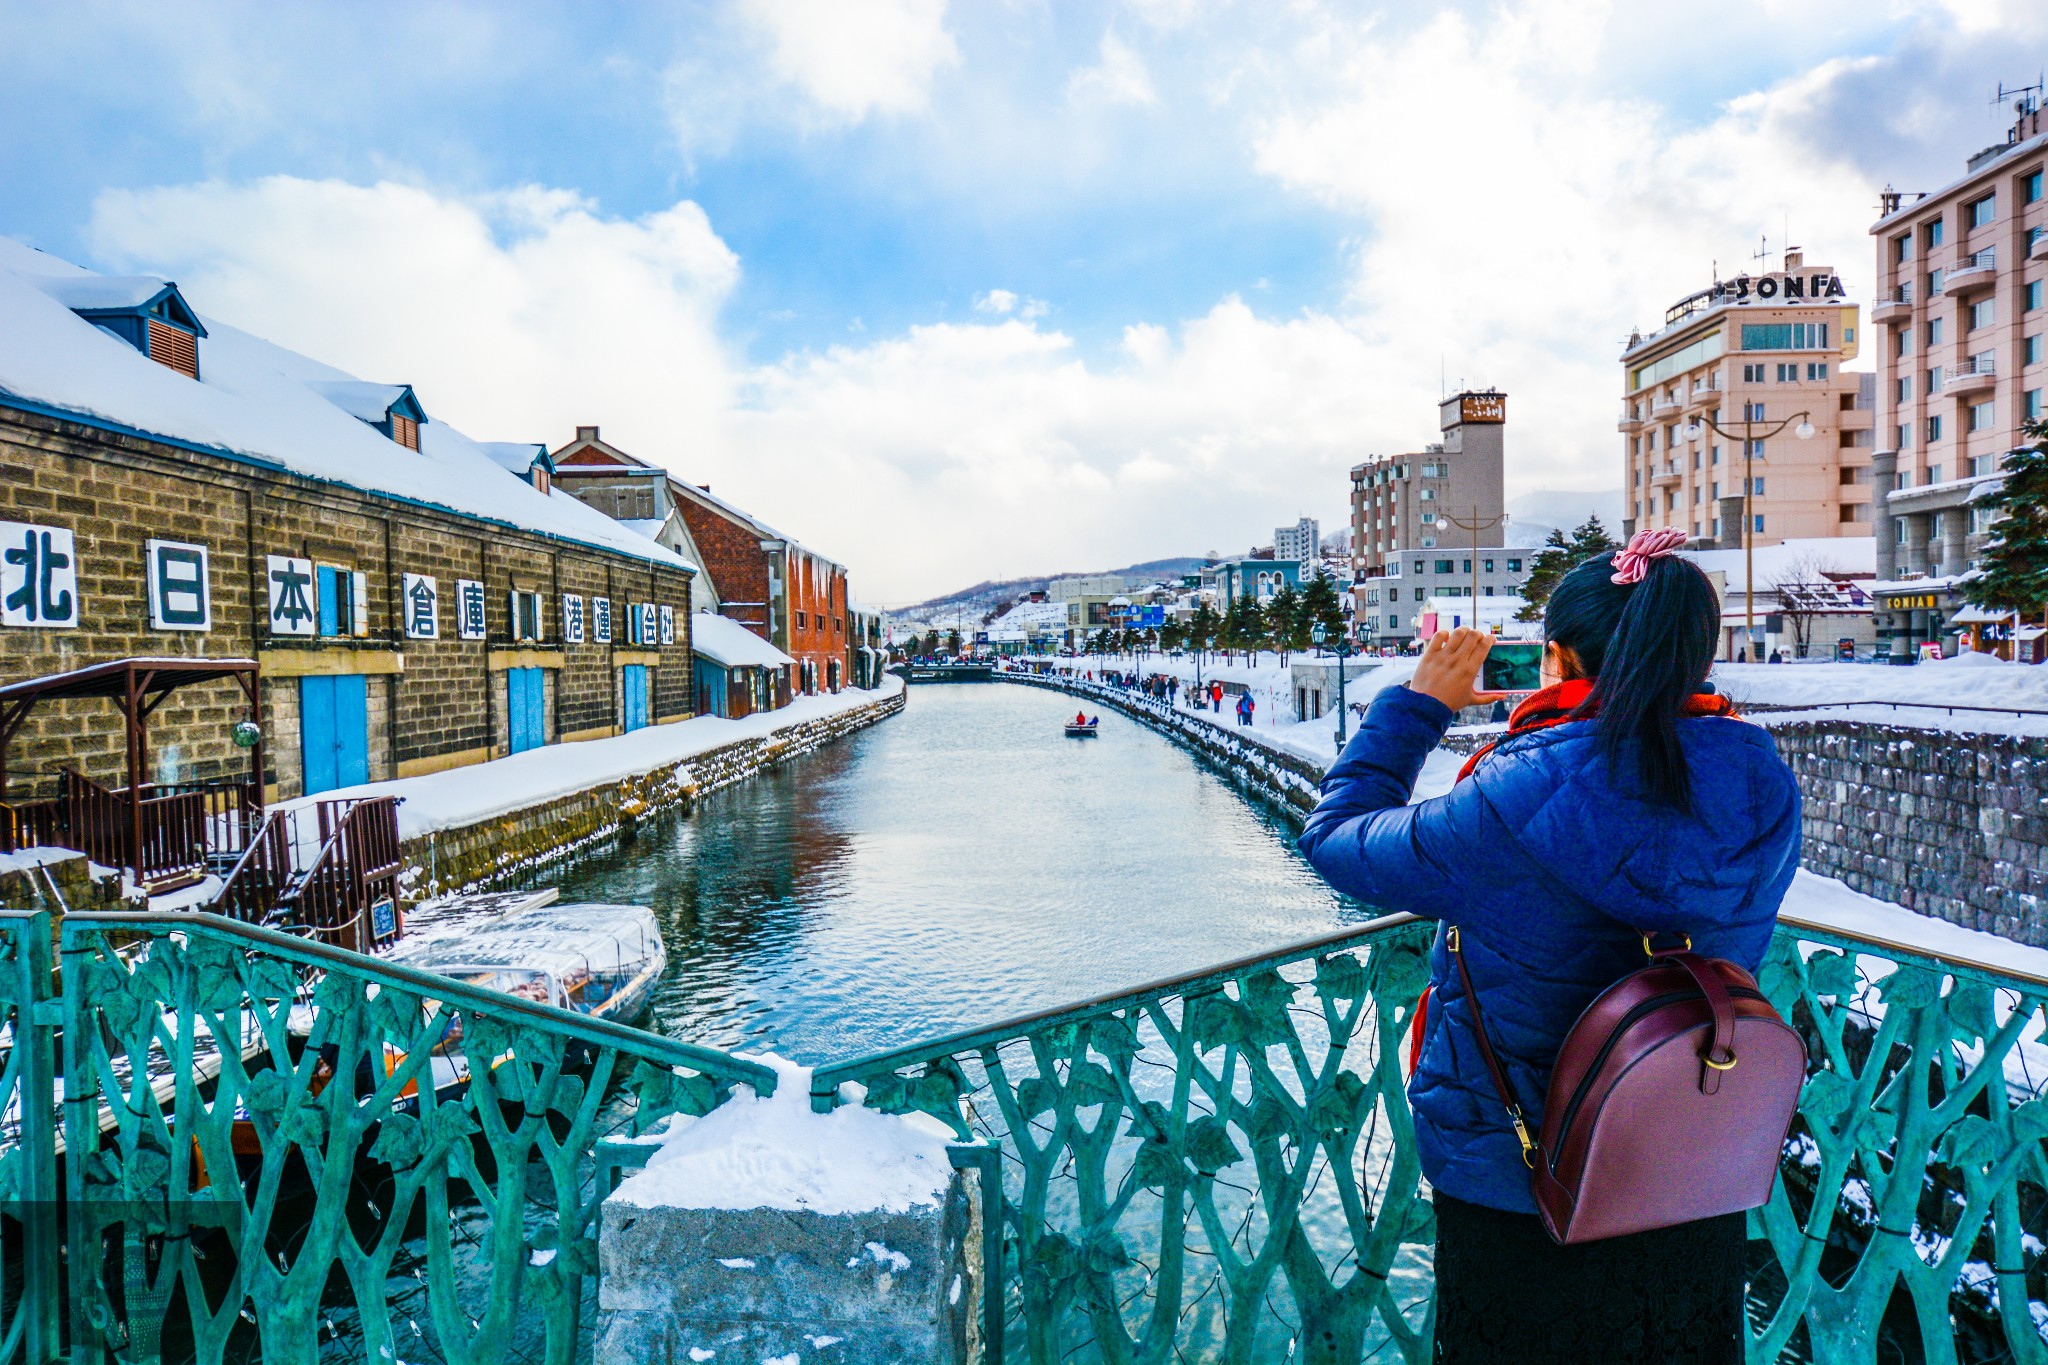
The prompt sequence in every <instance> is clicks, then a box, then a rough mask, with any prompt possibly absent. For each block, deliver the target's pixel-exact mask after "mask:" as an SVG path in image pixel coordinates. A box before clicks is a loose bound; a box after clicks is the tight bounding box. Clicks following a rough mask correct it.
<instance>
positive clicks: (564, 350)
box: [0, 0, 2048, 600]
mask: <svg viewBox="0 0 2048 1365" xmlns="http://www.w3.org/2000/svg"><path fill="white" fill-rule="evenodd" d="M2041 8H2042V7H2039V6H2024V5H2020V4H2017V3H2006V4H2000V3H1978V4H1969V5H1963V4H1960V3H1958V4H1957V5H1955V6H1954V7H1953V8H1951V7H1949V6H1947V5H1944V4H1941V3H1936V2H1935V0H1928V2H1927V3H1894V4H1878V5H1873V4H1869V3H1859V4H1848V3H1843V4H1828V3H1821V4H1814V5H1803V6H1800V7H1797V11H1796V13H1795V12H1793V11H1792V10H1791V9H1789V8H1788V7H1784V6H1780V5H1776V4H1761V3H1759V4H1755V5H1743V4H1739V3H1738V4H1732V5H1713V6H1708V5H1670V6H1641V5H1616V6H1612V7H1603V6H1600V5H1597V4H1592V5H1589V4H1582V3H1564V2H1563V0H1536V2H1534V3H1523V4H1505V5H1480V6H1467V7H1442V8H1434V9H1432V8H1428V7H1424V6H1373V5H1363V4H1339V3H1329V4H1324V3H1312V2H1310V0H1302V2H1301V3H1288V4H1273V3H1268V4H1250V3H1243V4H1231V3H1220V2H1219V3H1215V4H1205V3H1201V2H1200V0H1143V2H1142V3H1137V2H1133V3H1060V4H1053V3H1049V2H1044V3H1030V2H1027V0H980V2H979V3H975V4H960V3H955V4H952V5H950V6H949V5H947V4H945V3H944V2H943V0H868V3H862V4H854V3H828V0H758V2H754V0H745V2H743V0H732V2H731V3H725V2H723V0H705V2H704V3H699V4H694V5H687V6H673V7H655V6H639V5H633V6H628V5H615V6H599V5H566V4H564V5H502V4H500V5H489V6H485V5H468V6H465V5H452V4H451V5H433V6H399V5H391V6H384V5H376V4H353V5H347V6H339V5H336V6H327V7H311V6H301V7H276V6H258V5H210V4H204V3H195V4H187V5H179V6H149V5H95V4H84V5H75V6H44V5H32V4H25V3H13V2H12V0H8V2H7V3H0V233H6V234H8V235H12V236H16V237H20V238H22V239H24V240H27V241H29V242H32V243H34V244H36V245H39V246H43V247H45V248H47V249H49V250H52V251H56V252H58V253H60V254H63V255H66V256H68V257H71V258H72V259H76V260H80V261H82V262H84V263H87V264H91V265H95V266H99V267H102V268H110V269H148V270H154V271H158V272H161V273H166V274H170V275H172V276H174V277H176V278H178V279H179V280H180V282H181V283H182V284H184V285H185V286H186V287H187V289H188V292H193V293H194V294H195V302H196V303H197V305H198V306H199V307H200V308H201V309H202V311H207V312H210V313H212V314H213V315H215V316H217V317H220V318H223V319H225V320H227V321H230V322H233V323H237V324H239V325H243V326H246V327H248V328H250V329H251V330H254V331H258V332H261V333H264V334H266V335H269V336H272V337H274V338H276V339H278V340H280V341H283V342H285V343H286V344H289V345H292V346H295V347H297V348H299V349H302V350H306V351H309V352H311V353H313V354H316V355H319V356H320V357H321V358H323V359H328V360H331V361H333V362H335V363H338V364H342V365H346V366H349V367H351V368H353V369H356V370H358V371H359V372H365V373H370V372H374V373H375V375H376V377H385V378H404V379H406V380H408V381H409V382H412V383H414V384H415V386H416V387H417V388H418V389H419V391H420V392H421V394H422V396H423V398H424V400H425V401H426V402H427V404H428V407H429V410H430V412H433V413H435V414H436V415H439V416H441V417H442V418H443V419H444V420H449V421H452V422H454V423H455V424H457V425H459V426H461V427H462V428H463V429H465V430H467V431H469V432H470V433H471V434H473V435H477V436H480V437H486V438H522V439H536V440H548V441H550V442H553V443H559V441H560V440H563V439H566V438H567V435H568V434H569V433H568V427H569V426H571V425H573V424H574V423H575V422H577V421H584V422H588V421H600V422H602V423H604V424H605V425H606V427H607V431H608V433H613V432H616V433H617V434H618V436H619V439H620V440H621V443H622V444H625V443H630V444H631V446H632V448H635V449H637V450H639V451H641V452H642V453H645V454H647V455H649V456H651V457H653V458H658V459H661V460H664V461H665V462H668V463H670V464H672V465H673V466H675V467H676V468H678V469H679V470H680V471H682V472H684V473H686V474H688V475H689V476H690V477H692V478H693V479H694V480H695V481H698V482H717V483H719V484H721V485H722V486H723V487H722V489H721V491H727V492H730V493H731V494H732V495H733V496H735V497H736V498H738V499H740V500H742V501H745V502H747V503H749V504H750V505H751V506H753V507H754V509H755V510H756V511H757V512H759V513H760V514H761V515H762V516H764V517H765V518H767V519H768V520H770V521H771V522H774V523H776V524H778V525H781V526H784V527H785V528H787V529H790V530H792V531H793V532H795V533H796V534H798V535H800V536H803V537H804V538H805V539H807V540H809V541H811V542H813V543H815V544H817V545H818V546H819V547H820V548H822V549H824V550H826V552H828V553H831V554H834V555H835V556H836V557H839V558H841V559H843V560H845V561H847V562H848V563H849V564H850V565H851V566H852V567H853V568H854V570H855V572H856V575H857V576H859V577H860V578H861V580H862V590H863V591H864V592H866V593H867V594H868V595H870V596H872V597H873V598H875V599H877V600H903V599H906V598H909V597H914V596H919V595H923V594H925V593H927V592H933V591H941V590H944V589H946V588H949V587H952V586H956V585H958V584H960V583H964V582H966V581H971V580H972V579H975V578H979V577H983V576H986V575H989V574H995V573H1022V572H1040V571H1047V570H1057V569H1084V568H1088V567H1100V566H1106V565H1108V564H1112V563H1120V562H1125V561H1129V560H1133V559H1139V558H1148V557H1152V556H1154V555H1161V554H1171V553H1184V552H1200V551H1203V550H1206V549H1212V548H1215V549H1224V550H1234V549H1239V548H1242V547H1244V546H1247V545H1250V544H1253V543H1257V542H1259V541H1262V540H1264V539H1267V538H1269V537H1270V534H1271V527H1272V526H1273V525H1275V524H1278V523H1283V522H1291V521H1292V520H1293V518H1294V516H1295V515H1298V514H1299V513H1301V512H1308V513H1311V514H1314V515H1318V516H1320V517H1322V518H1323V519H1324V521H1325V525H1326V529H1334V528H1335V526H1336V525H1338V524H1339V522H1340V520H1341V516H1342V507H1343V499H1344V491H1345V483H1344V470H1345V469H1346V468H1348V466H1349V465H1350V464H1351V463H1355V462H1356V461H1357V460H1358V459H1361V458H1363V456H1364V455H1365V454H1366V453H1368V452H1369V451H1374V450H1386V449H1395V448H1400V449H1407V448H1413V447H1414V446H1415V445H1417V444H1419V443H1420V442H1421V441H1423V440H1426V439H1430V438H1431V437H1432V436H1433V434H1434V433H1433V431H1432V430H1431V427H1432V422H1431V416H1432V411H1433V399H1434V398H1435V396H1436V392H1437V385H1438V376H1439V374H1440V373H1444V374H1447V375H1448V376H1449V377H1450V378H1451V379H1453V380H1456V379H1459V378H1461V377H1463V378H1466V379H1469V380H1473V381H1478V382H1491V383H1496V384H1499V385H1500V386H1501V387H1502V388H1503V389H1506V390H1507V391H1508V392H1509V393H1510V395H1511V398H1512V400H1513V407H1512V409H1511V423H1512V435H1511V446H1510V451H1511V473H1510V484H1511V489H1513V490H1533V489H1544V488H1586V489H1599V488H1603V487H1607V486H1610V485H1612V484H1614V483H1615V482H1617V480H1618V473H1617V471H1618V468H1619V460H1618V454H1619V447H1618V445H1617V443H1616V437H1615V434H1614V429H1613V425H1612V413H1611V409H1612V406H1613V401H1614V397H1615V394H1616V388H1617V381H1618V368H1617V367H1616V366H1615V363H1614V356H1615V346H1616V343H1617V342H1618V341H1619V340H1620V339H1621V338H1622V337H1623V336H1625V335H1626V333H1627V329H1628V327H1629V326H1630V325H1632V324H1635V323H1644V324H1647V323H1649V322H1650V321H1652V320H1653V319H1654V318H1656V317H1657V316H1659V315H1660V311H1661V308H1662V306H1663V305H1664V303H1666V302H1668V301H1669V300H1670V299H1671V298H1675V297H1677V296H1679V295H1681V294H1684V293H1687V292H1689V291H1690V290H1692V289H1694V288H1697V287H1700V286H1701V285H1703V284H1705V283H1706V282H1707V276H1708V272H1709V268H1710V263H1711V262H1713V261H1715V260H1717V259H1718V260H1719V261H1720V262H1721V263H1722V265H1723V268H1724V270H1725V269H1726V268H1727V267H1728V266H1729V264H1730V263H1732V262H1735V261H1738V260H1742V261H1746V258H1747V254H1748V252H1749V251H1750V250H1752V249H1754V247H1755V244H1756V239H1757V236H1758V234H1760V233H1765V232H1768V233H1769V234H1770V235H1771V236H1772V238H1773V239H1776V238H1778V237H1779V236H1781V235H1782V234H1781V232H1780V228H1779V224H1780V223H1782V222H1784V221H1786V220H1787V218H1788V217H1789V219H1790V221H1791V225H1792V231H1793V235H1794V236H1795V237H1796V238H1799V239H1800V243H1799V244H1800V245H1803V246H1805V247H1807V249H1808V253H1809V254H1808V259H1809V260H1816V259H1817V258H1821V257H1825V258H1827V259H1828V260H1831V261H1832V263H1834V264H1835V265H1837V266H1838V267H1839V268H1840V269H1842V271H1843V272H1844V274H1845V275H1846V276H1847V277H1848V279H1849V281H1850V283H1851V286H1852V288H1854V287H1856V286H1857V285H1859V284H1860V283H1862V282H1863V281H1867V279H1868V276H1869V271H1870V265H1869V256H1870V248H1869V244H1868V241H1867V238H1866V237H1865V236H1864V228H1865V227H1866V226H1867V224H1868V221H1869V219H1870V217H1871V216H1872V213H1871V211H1870V209H1871V205H1872V204H1873V203H1874V201H1875V197H1876V189H1877V187H1878V186H1879V185H1880V184H1882V183H1884V182H1886V181H1892V182H1894V183H1898V184H1900V185H1901V186H1902V187H1907V188H1931V187H1933V185H1935V184H1938V183H1940V182H1941V181H1944V180H1946V179H1949V178H1952V176H1953V175H1954V174H1955V173H1957V172H1959V170H1960V167H1961V161H1962V158H1963V157H1964V156H1965V155H1966V154H1967V153H1968V152H1969V151H1971V150H1974V148H1976V147H1978V146H1981V145H1983V144H1984V143H1985V142H1988V141H1992V140H1995V139H1996V138H1997V136H1998V135H1999V134H2000V133H2001V132H2002V128H2003V121H2002V120H2001V119H2000V117H1999V115H1998V113H1997V111H1994V110H1992V109H1990V108H1988V107H1987V99H1988V97H1989V95H1990V93H1991V90H1992V87H1993V86H1994V85H1995V83H1996V82H1997V81H1999V80H2001V79H2002V80H2006V81H2008V82H2011V81H2027V80H2032V79H2033V78H2034V77H2035V74H2036V72H2037V71H2038V69H2039V68H2040V67H2041V65H2042V64H2043V60H2044V53H2048V20H2044V18H2043V17H2042V14H2041V13H2040V12H2039V11H2040V9H2041ZM1775 245H1776V246H1782V245H1783V243H1782V242H1775ZM906 525H915V526H918V527H920V528H921V530H920V532H919V534H917V535H916V536H913V537H906V536H904V535H903V534H901V532H900V530H899V529H898V528H900V527H903V526H906ZM906 542H909V543H906Z"/></svg>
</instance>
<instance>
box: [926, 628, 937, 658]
mask: <svg viewBox="0 0 2048 1365" xmlns="http://www.w3.org/2000/svg"><path fill="white" fill-rule="evenodd" d="M938 652H939V631H938V627H936V626H934V627H932V629H931V630H930V631H928V632H927V633H926V634H925V637H924V653H925V656H926V657H927V658H929V657H931V656H932V655H934V654H937V653H938Z"/></svg>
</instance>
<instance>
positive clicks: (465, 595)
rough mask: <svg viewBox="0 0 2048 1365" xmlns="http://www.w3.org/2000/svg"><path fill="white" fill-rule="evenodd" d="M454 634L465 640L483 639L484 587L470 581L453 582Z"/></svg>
mask: <svg viewBox="0 0 2048 1365" xmlns="http://www.w3.org/2000/svg"><path fill="white" fill-rule="evenodd" d="M455 633H456V634H457V635H458V636H460V637H461V638H462V639H465V640H481V639H483V638H484V585H483V584H481V583H478V582H475V581H474V580H472V579H467V578H458V579H456V580H455Z"/></svg>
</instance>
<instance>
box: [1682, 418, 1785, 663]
mask: <svg viewBox="0 0 2048 1365" xmlns="http://www.w3.org/2000/svg"><path fill="white" fill-rule="evenodd" d="M1757 406H1760V405H1755V404H1750V403H1744V404H1743V405H1742V652H1743V657H1744V658H1745V659H1747V658H1748V656H1749V652H1750V651H1751V650H1753V649H1755V648H1756V517H1755V515H1754V514H1753V513H1752V512H1751V511H1750V509H1751V508H1752V507H1754V506H1755V505H1756V443H1757V442H1758V441H1768V440H1769V439H1770V438H1771V437H1773V436H1776V435H1777V434H1778V433H1779V432H1781V431H1783V430H1784V429H1785V428H1786V427H1791V426H1792V424H1793V423H1794V422H1797V423H1798V424H1799V425H1798V426H1796V427H1792V434H1793V435H1794V436H1796V437H1797V438H1799V439H1800V440H1802V441H1810V440H1812V439H1813V421H1812V419H1811V418H1810V417H1809V416H1808V415H1807V413H1806V412H1805V411H1803V410H1802V411H1799V412H1795V413H1793V414H1792V415H1791V416H1790V417H1787V418H1784V419H1782V420H1780V421H1776V422H1772V423H1770V424H1768V425H1764V426H1762V428H1761V430H1762V435H1758V430H1759V425H1760V424H1759V423H1758V422H1757V420H1756V418H1755V417H1753V416H1751V415H1750V414H1751V413H1752V412H1754V411H1755V409H1756V407H1757ZM1704 431H1712V432H1713V433H1714V434H1715V435H1717V436H1721V437H1724V438H1726V439H1728V440H1731V441H1732V440H1734V439H1735V433H1734V432H1732V431H1729V430H1728V429H1727V428H1726V427H1724V426H1722V425H1721V424H1720V423H1719V422H1717V421H1715V420H1714V419H1713V418H1712V417H1711V416H1709V415H1708V414H1706V413H1701V414H1699V415H1698V416H1697V417H1695V418H1693V419H1692V420H1691V421H1690V422H1687V423H1686V424H1685V426H1684V428H1683V429H1682V433H1683V435H1684V436H1685V439H1686V440H1688V441H1697V440H1698V439H1699V438H1700V436H1701V435H1702V434H1703V432H1704Z"/></svg>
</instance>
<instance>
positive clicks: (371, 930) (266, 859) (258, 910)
mask: <svg viewBox="0 0 2048 1365" xmlns="http://www.w3.org/2000/svg"><path fill="white" fill-rule="evenodd" d="M309 814H310V815H311V816H312V817H313V822H312V828H310V829H309V828H307V823H308V822H307V821H306V819H305V817H306V816H308V815H309ZM401 861H402V855H401V853H400V849H399V839H398V798H397V797H393V796H378V797H369V798H366V799H360V800H349V801H321V802H318V803H317V804H315V805H314V806H313V807H311V809H310V810H308V809H306V808H296V809H289V810H279V811H272V812H271V813H270V816H269V818H268V819H267V820H266V821H265V822H264V823H263V825H262V827H261V828H260V829H259V830H258V831H257V832H256V834H255V835H254V837H252V838H251V839H250V840H249V843H248V846H247V848H245V849H244V850H243V853H242V856H241V858H240V859H239V860H237V862H236V863H235V866H234V868H233V870H232V871H230V872H229V874H228V878H227V884H226V885H225V886H224V887H223V888H222V889H221V893H220V895H219V896H218V897H217V898H216V899H215V900H214V902H213V904H212V905H211V906H210V907H209V908H210V909H211V910H212V911H213V912H214V913H216V914H220V915H226V916H228V917H229V918H231V919H238V920H242V921H244V922H245V923H251V924H268V925H273V926H280V927H286V926H288V927H295V928H300V929H306V930H310V931H312V932H313V933H315V934H317V935H319V936H320V937H321V938H322V939H324V940H326V941H328V942H331V943H334V944H335V945H337V946H339V947H344V948H348V949H351V950H354V951H365V950H367V949H369V948H371V947H374V946H377V945H379V944H382V943H386V942H389V941H390V940H391V939H392V938H394V937H396V935H397V931H398V917H397V892H398V872H399V868H400V865H401ZM386 903H388V904H389V907H390V913H389V919H388V920H383V917H382V916H381V915H380V914H378V913H373V912H374V911H375V909H376V908H377V907H379V906H381V905H384V904H386ZM380 921H382V922H380Z"/></svg>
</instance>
